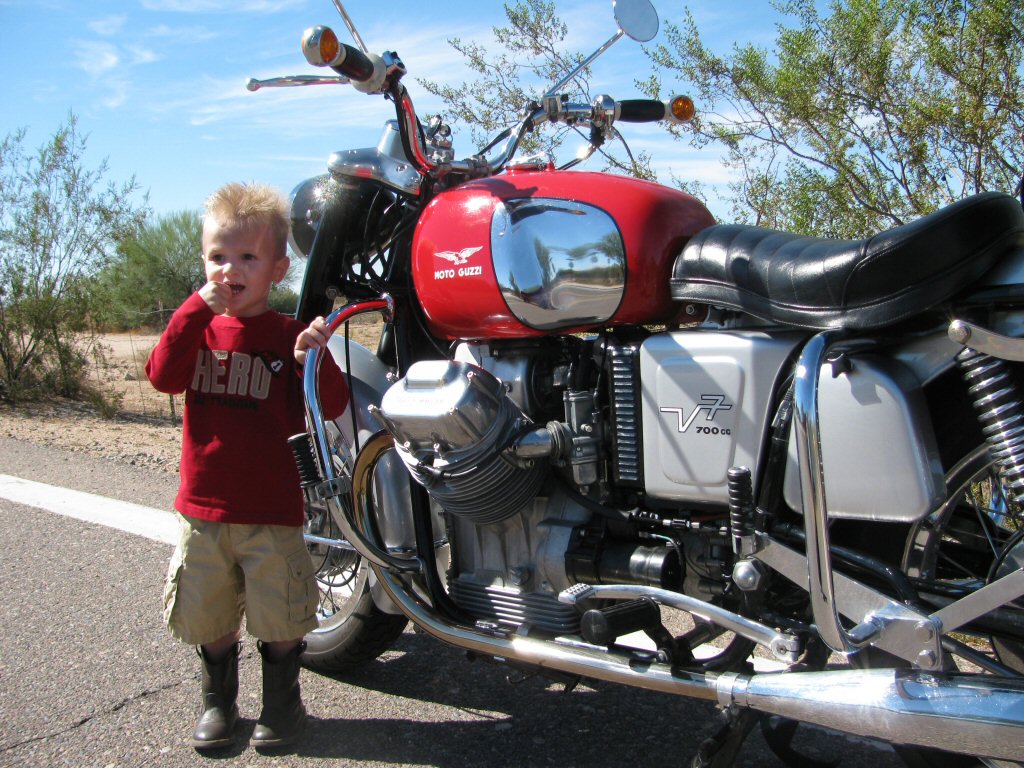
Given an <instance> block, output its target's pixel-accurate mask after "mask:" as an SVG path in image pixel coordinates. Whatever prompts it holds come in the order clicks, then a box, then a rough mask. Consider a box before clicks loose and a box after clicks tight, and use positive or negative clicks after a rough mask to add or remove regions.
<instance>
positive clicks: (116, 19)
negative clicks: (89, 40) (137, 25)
mask: <svg viewBox="0 0 1024 768" xmlns="http://www.w3.org/2000/svg"><path fill="white" fill-rule="evenodd" d="M127 20H128V17H127V16H125V15H124V14H121V15H119V16H107V17H106V18H103V19H97V20H96V21H90V22H89V23H88V24H87V25H86V26H88V27H89V29H91V30H92V31H93V32H95V33H96V34H97V35H102V36H103V37H110V36H111V35H114V34H117V33H118V32H120V31H121V28H122V27H123V26H124V23H125V22H126V21H127Z"/></svg>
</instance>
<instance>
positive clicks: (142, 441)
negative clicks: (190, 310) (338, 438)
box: [0, 322, 379, 474]
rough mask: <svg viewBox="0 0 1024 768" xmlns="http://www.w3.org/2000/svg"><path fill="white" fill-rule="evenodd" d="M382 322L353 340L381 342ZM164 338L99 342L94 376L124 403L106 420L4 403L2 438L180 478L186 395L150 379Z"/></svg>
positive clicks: (86, 408) (43, 405)
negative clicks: (163, 389) (148, 370)
mask: <svg viewBox="0 0 1024 768" xmlns="http://www.w3.org/2000/svg"><path fill="white" fill-rule="evenodd" d="M378 336H379V324H377V323H370V322H367V323H365V324H353V331H352V337H353V338H354V339H355V340H357V341H359V342H361V343H363V344H365V345H367V346H369V347H370V348H371V349H372V348H374V346H375V344H376V339H377V337H378ZM159 338H160V337H159V334H144V333H116V334H107V335H104V336H102V337H100V339H99V344H100V346H101V352H102V354H101V355H98V356H96V358H95V362H94V364H93V366H92V367H91V370H90V374H89V375H90V378H91V379H93V383H94V384H95V385H96V386H97V387H98V388H99V389H100V390H101V391H103V392H106V393H108V395H111V396H112V397H109V398H108V399H109V400H110V401H111V402H117V401H119V402H120V405H119V407H118V408H117V411H116V413H115V414H114V415H113V416H112V417H110V418H105V417H104V416H103V415H102V414H101V413H100V412H99V411H98V410H97V409H96V408H94V407H92V406H90V405H88V404H86V403H83V402H74V401H68V400H60V399H52V400H48V401H45V402H36V403H27V404H24V405H19V406H18V407H17V408H12V407H11V406H9V405H6V404H3V403H0V437H7V438H13V439H15V440H26V441H29V442H34V443H42V444H46V445H55V446H59V447H61V448H64V449H66V450H70V451H73V452H75V453H84V454H89V455H92V456H97V457H101V458H105V459H110V460H112V461H117V462H121V463H126V464H132V465H136V466H144V467H149V468H152V469H157V470H162V471H165V472H169V473H173V474H177V472H178V460H179V456H180V454H181V414H182V409H183V407H184V397H183V396H181V395H176V396H174V397H171V396H170V395H165V394H163V393H160V392H157V391H156V390H155V389H153V387H152V385H150V383H149V380H148V379H147V378H146V374H145V370H144V368H145V365H146V360H147V359H148V358H149V353H150V352H151V351H152V350H153V347H154V346H156V343H157V341H158V340H159Z"/></svg>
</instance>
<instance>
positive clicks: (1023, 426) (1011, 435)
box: [956, 347, 1024, 502]
mask: <svg viewBox="0 0 1024 768" xmlns="http://www.w3.org/2000/svg"><path fill="white" fill-rule="evenodd" d="M956 360H957V363H959V365H960V369H961V371H962V372H963V377H964V381H966V382H967V389H968V392H969V393H970V396H971V400H972V402H973V403H974V408H975V410H977V412H978V421H979V423H980V424H981V431H982V434H983V435H984V436H985V442H986V443H988V448H989V453H990V454H991V455H992V459H993V460H994V461H995V462H996V464H997V465H998V466H999V474H1000V476H1001V477H1002V478H1003V482H1004V483H1005V487H1006V490H1007V492H1008V493H1009V495H1010V497H1011V499H1012V500H1014V501H1017V502H1024V403H1022V402H1021V400H1020V397H1019V396H1018V393H1017V386H1016V384H1015V382H1014V380H1013V376H1012V374H1011V372H1010V368H1009V366H1008V365H1007V364H1006V363H1005V362H1003V361H1002V360H1000V359H998V358H995V357H991V356H989V355H986V354H984V353H981V352H977V351H975V350H973V349H971V348H970V347H965V348H964V350H963V351H962V352H960V354H958V355H957V356H956Z"/></svg>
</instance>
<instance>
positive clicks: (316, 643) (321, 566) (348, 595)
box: [301, 512, 408, 674]
mask: <svg viewBox="0 0 1024 768" xmlns="http://www.w3.org/2000/svg"><path fill="white" fill-rule="evenodd" d="M324 520H327V521H328V522H327V523H324V522H323V521H324ZM306 530H307V533H315V535H318V536H322V537H326V538H340V536H339V535H338V534H337V532H336V529H335V527H334V525H333V523H332V522H330V515H329V514H327V513H326V512H324V513H323V514H322V515H320V516H318V517H317V516H315V517H314V518H313V520H312V521H310V523H309V524H307V526H306ZM307 547H308V549H309V551H310V556H311V557H312V558H313V564H314V567H315V568H316V580H317V585H318V586H319V588H320V602H319V606H318V608H317V618H318V619H319V621H320V626H319V627H317V628H316V629H314V630H313V631H312V632H310V633H309V634H307V635H306V637H305V641H306V650H305V652H304V653H303V654H302V659H301V661H302V664H303V666H305V667H307V668H309V669H312V670H316V671H318V672H329V673H333V674H346V673H351V672H353V671H355V670H356V669H358V668H359V667H361V666H363V665H365V664H366V663H367V662H370V661H372V660H373V659H376V658H377V657H378V656H380V655H381V654H382V653H384V652H385V651H386V650H387V649H388V648H390V647H391V646H392V644H394V642H395V641H396V640H397V639H398V637H399V636H400V635H401V634H402V631H403V630H404V629H405V625H406V624H407V623H408V621H407V619H406V618H405V616H396V615H392V614H389V613H384V612H383V611H381V610H380V609H379V608H378V607H377V606H376V604H375V603H374V601H373V596H372V595H371V594H370V585H369V574H370V568H369V566H368V564H367V563H366V561H365V560H363V558H362V557H360V556H359V554H358V553H356V552H354V551H352V550H348V549H339V548H337V547H330V546H326V545H323V544H318V543H308V544H307Z"/></svg>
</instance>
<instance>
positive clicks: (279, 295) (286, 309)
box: [268, 285, 299, 316]
mask: <svg viewBox="0 0 1024 768" xmlns="http://www.w3.org/2000/svg"><path fill="white" fill-rule="evenodd" d="M268 305H269V306H270V308H271V309H275V310H277V311H278V312H280V313H281V314H282V315H292V316H294V315H295V310H296V309H297V308H298V306H299V294H297V293H296V292H295V291H293V290H292V289H291V288H287V287H284V286H281V285H275V286H274V287H273V288H271V289H270V300H269V301H268Z"/></svg>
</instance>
